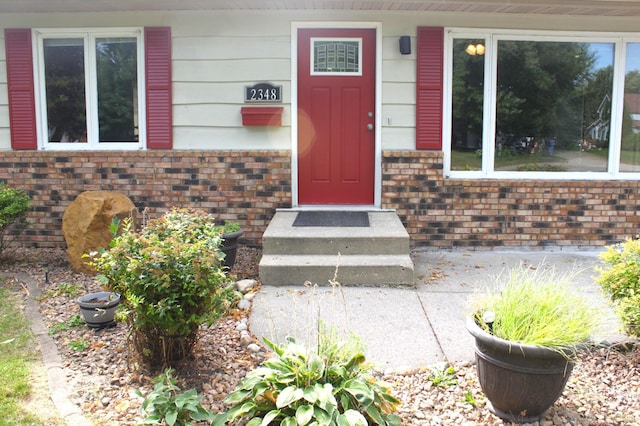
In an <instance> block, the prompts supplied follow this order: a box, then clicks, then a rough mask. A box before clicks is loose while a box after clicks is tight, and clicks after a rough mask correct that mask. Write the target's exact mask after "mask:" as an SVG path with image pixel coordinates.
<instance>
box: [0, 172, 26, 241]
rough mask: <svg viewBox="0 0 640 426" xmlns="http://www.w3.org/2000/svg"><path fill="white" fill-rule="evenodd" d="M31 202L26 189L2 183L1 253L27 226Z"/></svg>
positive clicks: (0, 186)
mask: <svg viewBox="0 0 640 426" xmlns="http://www.w3.org/2000/svg"><path fill="white" fill-rule="evenodd" d="M30 202H31V198H29V196H28V195H27V194H26V193H25V192H24V191H22V190H20V189H15V188H9V187H8V186H6V185H5V184H3V183H0V253H2V252H3V251H4V250H5V249H6V248H7V247H9V245H10V244H11V243H12V242H13V241H14V240H15V238H12V237H15V236H17V235H19V234H20V232H21V231H22V230H23V229H24V228H25V226H26V220H25V216H26V214H27V212H28V211H29V209H30V208H31V207H30V206H29V203H30ZM12 231H13V232H12Z"/></svg>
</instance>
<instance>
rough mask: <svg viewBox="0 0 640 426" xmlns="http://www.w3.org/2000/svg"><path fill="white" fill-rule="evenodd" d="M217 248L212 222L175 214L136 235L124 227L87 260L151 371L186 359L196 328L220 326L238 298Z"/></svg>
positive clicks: (191, 214)
mask: <svg viewBox="0 0 640 426" xmlns="http://www.w3.org/2000/svg"><path fill="white" fill-rule="evenodd" d="M114 228H116V229H117V227H114ZM221 243H222V238H221V235H220V232H219V230H218V229H217V228H216V226H215V224H214V222H213V218H212V217H211V216H210V215H208V214H206V213H204V212H202V211H198V210H189V209H173V210H171V211H169V212H167V213H166V214H165V215H164V216H162V217H161V218H159V219H155V220H152V221H150V222H149V223H148V224H147V225H146V226H145V227H144V228H143V229H142V230H141V231H140V232H135V231H133V229H132V225H131V222H130V221H128V220H125V222H124V226H123V228H122V232H121V233H120V234H119V235H116V236H115V237H114V238H113V240H112V241H111V248H110V250H108V251H107V250H103V251H101V252H100V253H91V254H90V257H91V261H90V262H89V264H90V265H91V266H93V268H95V270H96V271H97V272H99V273H100V274H101V275H100V276H99V279H100V280H101V281H102V283H103V284H104V285H105V286H106V287H107V288H109V289H110V290H111V291H114V292H116V293H119V294H120V295H122V296H123V297H124V301H123V304H124V305H125V309H126V310H127V311H128V312H129V322H130V324H131V325H132V327H133V333H132V337H133V339H134V346H135V348H136V349H137V350H138V352H140V353H141V354H142V355H144V356H145V357H146V358H147V359H148V360H149V361H151V363H152V364H157V365H171V362H172V361H174V360H179V359H182V358H184V357H185V356H187V355H189V354H190V353H191V350H192V348H193V345H194V344H195V340H196V337H197V336H196V334H197V331H198V327H199V326H200V325H202V324H206V325H208V326H210V325H211V324H213V323H215V322H216V321H218V320H219V319H220V318H221V317H222V316H223V315H224V314H225V313H226V312H227V310H228V308H229V307H230V305H231V304H232V303H233V301H234V300H235V298H236V297H237V296H236V294H235V292H234V291H233V288H232V286H231V284H230V282H229V280H228V279H227V276H226V275H225V272H224V269H223V267H222V253H221V252H220V245H221Z"/></svg>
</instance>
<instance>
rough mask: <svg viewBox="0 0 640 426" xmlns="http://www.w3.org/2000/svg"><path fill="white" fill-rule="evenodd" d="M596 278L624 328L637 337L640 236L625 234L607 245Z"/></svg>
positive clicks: (639, 326)
mask: <svg viewBox="0 0 640 426" xmlns="http://www.w3.org/2000/svg"><path fill="white" fill-rule="evenodd" d="M600 258H601V259H602V260H603V261H604V263H605V264H606V265H607V266H605V267H597V268H596V270H597V271H598V272H599V273H600V275H599V276H598V277H596V281H597V282H598V284H599V285H600V287H601V288H602V289H603V290H604V292H605V293H606V294H607V295H608V296H609V298H610V299H611V301H612V302H613V303H614V305H615V308H616V312H617V313H618V315H619V316H620V318H621V320H622V323H623V324H624V326H625V329H626V332H627V333H628V334H629V335H631V336H634V337H640V239H638V238H628V239H626V240H625V241H624V242H622V243H618V244H613V245H610V246H607V247H606V250H605V251H604V252H602V253H600Z"/></svg>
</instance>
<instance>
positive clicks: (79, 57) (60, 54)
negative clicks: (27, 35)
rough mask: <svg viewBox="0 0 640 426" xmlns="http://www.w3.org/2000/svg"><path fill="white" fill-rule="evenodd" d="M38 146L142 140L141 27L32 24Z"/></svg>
mask: <svg viewBox="0 0 640 426" xmlns="http://www.w3.org/2000/svg"><path fill="white" fill-rule="evenodd" d="M33 35H34V40H35V43H34V68H35V75H36V78H35V92H36V109H37V127H38V135H39V137H38V139H39V147H40V148H41V149H60V150H82V149H87V150H99V149H119V150H121V149H140V148H142V147H144V146H145V128H144V123H145V119H144V118H145V117H144V112H145V107H144V96H143V95H144V91H143V89H144V87H145V85H144V62H143V60H144V50H143V46H142V38H143V37H142V29H139V28H115V29H104V28H101V29H34V30H33Z"/></svg>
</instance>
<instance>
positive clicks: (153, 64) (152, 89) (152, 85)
mask: <svg viewBox="0 0 640 426" xmlns="http://www.w3.org/2000/svg"><path fill="white" fill-rule="evenodd" d="M144 50H145V55H144V58H145V79H146V102H147V148H149V149H171V148H172V147H173V123H172V120H171V116H172V114H171V28H168V27H148V28H145V29H144Z"/></svg>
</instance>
